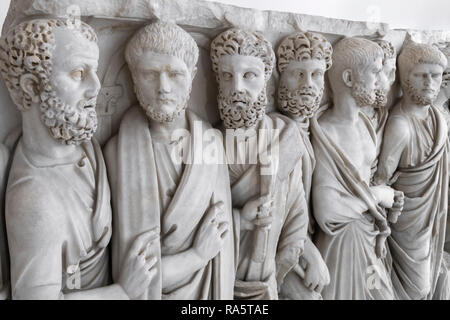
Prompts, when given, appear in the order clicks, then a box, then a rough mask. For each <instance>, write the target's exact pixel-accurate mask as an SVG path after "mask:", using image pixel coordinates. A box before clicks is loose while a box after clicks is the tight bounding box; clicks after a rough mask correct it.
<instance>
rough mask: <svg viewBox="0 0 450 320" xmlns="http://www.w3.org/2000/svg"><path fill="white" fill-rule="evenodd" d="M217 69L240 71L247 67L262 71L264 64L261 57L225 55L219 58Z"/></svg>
mask: <svg viewBox="0 0 450 320" xmlns="http://www.w3.org/2000/svg"><path fill="white" fill-rule="evenodd" d="M219 69H220V70H226V71H229V72H240V71H245V70H247V69H259V70H261V72H264V69H265V66H264V63H263V62H262V60H261V59H259V58H256V57H252V56H243V55H238V54H235V55H227V56H222V57H220V58H219Z"/></svg>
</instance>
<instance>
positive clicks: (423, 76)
mask: <svg viewBox="0 0 450 320" xmlns="http://www.w3.org/2000/svg"><path fill="white" fill-rule="evenodd" d="M443 71H444V69H443V68H442V66H441V65H438V64H430V63H423V64H417V65H415V66H414V67H413V68H412V70H411V71H410V72H409V76H408V79H407V83H406V91H407V94H408V96H409V97H410V98H411V99H412V101H413V102H414V103H416V104H418V105H421V106H427V105H430V104H431V103H433V101H434V100H435V99H436V97H437V95H438V94H439V90H440V87H441V83H442V73H443Z"/></svg>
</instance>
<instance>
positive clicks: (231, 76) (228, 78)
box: [222, 72, 233, 80]
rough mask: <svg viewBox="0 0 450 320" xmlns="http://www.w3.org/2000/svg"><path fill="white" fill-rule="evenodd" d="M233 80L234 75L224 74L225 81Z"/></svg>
mask: <svg viewBox="0 0 450 320" xmlns="http://www.w3.org/2000/svg"><path fill="white" fill-rule="evenodd" d="M231 78H233V75H232V74H231V73H229V72H223V73H222V79H223V80H231Z"/></svg>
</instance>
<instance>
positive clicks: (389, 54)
mask: <svg viewBox="0 0 450 320" xmlns="http://www.w3.org/2000/svg"><path fill="white" fill-rule="evenodd" d="M373 42H375V43H376V44H377V45H379V46H380V48H381V49H382V50H383V53H384V59H383V62H384V61H386V60H390V59H395V58H396V57H397V52H396V50H395V48H394V46H393V45H392V43H391V42H389V41H387V40H383V39H374V40H373Z"/></svg>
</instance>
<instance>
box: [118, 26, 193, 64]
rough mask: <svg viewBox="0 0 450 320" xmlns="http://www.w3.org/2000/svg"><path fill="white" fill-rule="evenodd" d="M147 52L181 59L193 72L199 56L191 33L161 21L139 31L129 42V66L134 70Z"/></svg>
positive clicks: (126, 54)
mask: <svg viewBox="0 0 450 320" xmlns="http://www.w3.org/2000/svg"><path fill="white" fill-rule="evenodd" d="M147 51H150V52H154V53H159V54H167V55H169V56H173V57H176V58H179V59H181V60H182V61H184V63H185V64H186V66H187V67H188V68H189V70H191V71H192V70H194V68H195V67H196V65H197V60H198V55H199V53H198V46H197V43H196V42H195V40H194V38H192V36H191V35H190V34H189V33H187V32H186V31H185V30H183V29H182V28H181V27H179V26H177V25H176V24H174V23H170V22H163V21H159V20H158V21H156V22H154V23H151V24H149V25H146V26H145V27H143V28H141V29H140V30H138V31H137V32H136V34H135V35H134V36H133V37H132V38H131V40H130V41H129V42H128V44H127V48H126V50H125V60H126V61H127V63H128V66H130V68H133V66H135V65H136V64H137V60H138V58H139V57H140V56H142V55H143V54H144V53H145V52H147Z"/></svg>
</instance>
